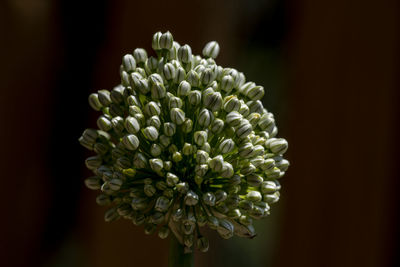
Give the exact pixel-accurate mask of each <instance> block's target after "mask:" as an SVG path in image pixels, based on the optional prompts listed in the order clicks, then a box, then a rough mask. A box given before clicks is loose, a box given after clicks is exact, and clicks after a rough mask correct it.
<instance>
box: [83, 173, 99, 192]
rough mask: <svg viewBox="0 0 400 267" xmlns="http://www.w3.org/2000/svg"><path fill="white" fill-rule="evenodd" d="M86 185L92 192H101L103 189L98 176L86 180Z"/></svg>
mask: <svg viewBox="0 0 400 267" xmlns="http://www.w3.org/2000/svg"><path fill="white" fill-rule="evenodd" d="M85 185H86V187H87V188H89V189H91V190H99V189H100V187H101V179H100V177H98V176H92V177H89V178H86V179H85Z"/></svg>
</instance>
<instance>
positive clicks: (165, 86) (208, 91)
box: [79, 32, 289, 252]
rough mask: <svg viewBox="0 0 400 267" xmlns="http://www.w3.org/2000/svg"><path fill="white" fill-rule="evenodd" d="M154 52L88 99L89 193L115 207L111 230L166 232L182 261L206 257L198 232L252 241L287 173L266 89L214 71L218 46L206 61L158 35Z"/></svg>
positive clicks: (109, 217) (209, 48)
mask: <svg viewBox="0 0 400 267" xmlns="http://www.w3.org/2000/svg"><path fill="white" fill-rule="evenodd" d="M152 47H153V49H154V50H155V52H156V54H157V57H153V56H148V55H147V52H146V51H145V50H144V49H142V48H137V49H135V50H134V51H133V54H127V55H125V56H124V57H123V59H122V65H121V66H120V76H121V84H120V85H118V86H116V87H115V88H113V89H112V90H111V91H107V90H100V91H98V92H97V93H93V94H91V95H90V96H89V104H90V106H91V107H92V108H93V109H95V110H96V111H101V112H102V115H100V117H99V118H98V120H97V126H98V128H99V129H86V130H85V131H84V132H83V135H82V136H81V137H80V139H79V142H80V143H81V144H82V145H83V146H84V147H86V148H87V149H89V150H93V151H94V152H96V154H97V155H95V156H91V157H89V158H87V160H86V166H87V168H89V169H90V170H91V171H93V173H94V176H93V177H90V178H87V179H86V180H85V184H86V186H87V187H88V188H90V189H93V190H101V194H99V195H98V197H97V199H96V201H97V203H98V204H99V205H104V206H112V207H111V208H110V209H109V210H107V211H106V213H105V220H106V221H107V222H110V221H114V220H116V219H119V218H120V217H123V218H126V219H129V220H132V222H133V223H134V224H135V225H144V231H145V233H146V234H152V233H155V232H158V236H159V237H160V238H166V237H167V236H168V235H169V234H170V232H172V234H173V235H174V236H175V237H176V239H177V240H178V241H179V243H180V244H182V245H183V246H184V248H185V250H186V252H189V251H191V250H192V248H193V247H197V248H198V249H199V250H201V251H207V250H208V248H209V242H208V239H207V238H206V237H204V236H203V235H202V234H201V231H200V228H201V227H204V226H208V227H209V228H211V229H214V230H216V231H217V232H218V233H219V234H220V235H221V237H223V238H226V239H228V238H231V237H232V236H233V235H234V234H236V235H238V236H241V237H248V238H252V237H254V236H255V229H254V227H253V220H254V219H260V218H263V217H265V216H267V215H268V214H269V213H270V205H271V204H273V203H275V202H277V201H278V199H279V190H280V188H281V186H280V184H279V182H278V180H279V178H281V177H282V176H283V175H284V173H285V171H286V170H287V169H288V166H289V162H288V161H287V160H285V159H284V158H283V157H282V155H283V154H284V153H285V152H286V150H287V148H288V143H287V142H286V140H284V139H282V138H277V137H276V135H277V132H278V130H277V127H276V125H275V120H274V116H273V114H272V113H270V112H268V111H267V110H266V109H265V108H264V107H263V104H262V102H261V101H260V100H261V99H262V97H263V96H264V88H263V87H262V86H259V85H256V84H255V83H253V82H250V81H247V82H246V78H245V76H244V74H243V73H241V72H239V71H237V70H235V69H233V68H223V67H221V66H218V65H217V64H216V62H215V58H216V57H217V55H218V53H219V50H220V47H219V45H218V43H217V42H215V41H212V42H209V43H207V44H206V46H205V47H204V49H203V51H202V54H203V57H201V56H199V55H193V54H192V50H191V48H190V46H189V45H182V46H181V45H179V44H178V43H177V42H175V41H174V40H173V37H172V35H171V33H170V32H166V33H161V32H157V33H156V34H154V36H153V40H152Z"/></svg>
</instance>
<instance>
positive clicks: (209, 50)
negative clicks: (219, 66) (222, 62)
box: [203, 41, 219, 58]
mask: <svg viewBox="0 0 400 267" xmlns="http://www.w3.org/2000/svg"><path fill="white" fill-rule="evenodd" d="M218 54H219V44H218V43H217V42H216V41H211V42H208V43H207V44H206V45H205V46H204V48H203V56H205V57H211V58H216V57H217V56H218Z"/></svg>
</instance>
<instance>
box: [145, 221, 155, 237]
mask: <svg viewBox="0 0 400 267" xmlns="http://www.w3.org/2000/svg"><path fill="white" fill-rule="evenodd" d="M156 230H157V225H156V224H152V223H147V224H145V225H144V233H145V234H146V235H152V234H154V233H155V231H156Z"/></svg>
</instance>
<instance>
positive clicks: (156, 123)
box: [146, 116, 161, 129]
mask: <svg viewBox="0 0 400 267" xmlns="http://www.w3.org/2000/svg"><path fill="white" fill-rule="evenodd" d="M146 124H147V126H154V127H155V128H156V129H160V126H161V120H160V118H159V117H158V116H152V117H151V118H150V119H148V120H147V121H146Z"/></svg>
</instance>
